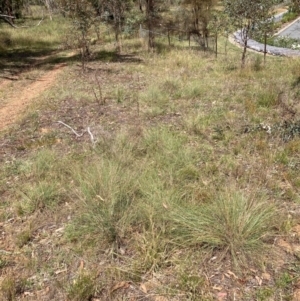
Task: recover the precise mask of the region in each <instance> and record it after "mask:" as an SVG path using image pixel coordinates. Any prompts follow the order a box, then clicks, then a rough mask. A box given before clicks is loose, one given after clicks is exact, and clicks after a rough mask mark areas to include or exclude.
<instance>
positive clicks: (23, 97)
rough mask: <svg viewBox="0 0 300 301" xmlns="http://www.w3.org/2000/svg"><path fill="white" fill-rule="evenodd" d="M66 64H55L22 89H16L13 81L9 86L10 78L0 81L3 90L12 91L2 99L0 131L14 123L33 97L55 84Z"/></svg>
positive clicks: (0, 87) (0, 88)
mask: <svg viewBox="0 0 300 301" xmlns="http://www.w3.org/2000/svg"><path fill="white" fill-rule="evenodd" d="M64 66H66V65H65V64H58V65H56V66H54V68H53V69H52V70H51V71H48V72H46V73H45V74H43V75H42V76H41V77H40V78H38V79H37V80H35V81H34V82H32V83H31V84H29V85H23V87H22V88H21V89H15V86H16V83H12V85H11V86H9V87H8V85H9V83H10V81H9V80H4V81H2V82H1V83H0V91H1V92H3V90H10V91H11V92H12V94H11V96H10V97H9V98H8V99H2V100H0V104H1V109H0V131H2V130H4V129H5V128H6V127H7V126H9V125H11V124H12V123H14V122H15V121H16V120H17V118H18V117H19V116H20V114H21V113H22V112H23V111H24V110H25V109H26V107H27V106H28V105H29V104H30V103H31V102H32V101H33V99H34V98H36V97H37V96H38V95H39V94H40V93H42V92H43V91H45V90H46V89H48V88H49V87H50V86H51V85H52V84H53V82H54V81H55V79H56V77H57V76H58V74H59V73H61V71H62V70H63V67H64Z"/></svg>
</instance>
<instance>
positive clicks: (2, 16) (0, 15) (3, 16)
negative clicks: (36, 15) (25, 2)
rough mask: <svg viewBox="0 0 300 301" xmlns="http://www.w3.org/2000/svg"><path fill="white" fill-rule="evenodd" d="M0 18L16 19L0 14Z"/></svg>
mask: <svg viewBox="0 0 300 301" xmlns="http://www.w3.org/2000/svg"><path fill="white" fill-rule="evenodd" d="M0 18H10V19H15V18H16V17H14V16H9V15H3V14H0Z"/></svg>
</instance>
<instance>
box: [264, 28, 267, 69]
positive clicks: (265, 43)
mask: <svg viewBox="0 0 300 301" xmlns="http://www.w3.org/2000/svg"><path fill="white" fill-rule="evenodd" d="M264 38H265V39H264V64H266V58H267V32H265V36H264Z"/></svg>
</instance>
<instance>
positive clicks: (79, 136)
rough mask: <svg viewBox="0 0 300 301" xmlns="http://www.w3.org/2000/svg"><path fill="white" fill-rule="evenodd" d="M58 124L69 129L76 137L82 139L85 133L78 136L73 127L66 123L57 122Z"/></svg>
mask: <svg viewBox="0 0 300 301" xmlns="http://www.w3.org/2000/svg"><path fill="white" fill-rule="evenodd" d="M57 123H60V124H62V125H64V126H66V127H67V128H69V129H70V130H71V131H72V132H73V133H74V134H75V135H76V137H82V136H83V134H84V132H83V133H81V134H78V133H77V132H76V131H75V130H74V129H73V128H72V127H71V126H69V125H68V124H66V123H64V122H62V121H57Z"/></svg>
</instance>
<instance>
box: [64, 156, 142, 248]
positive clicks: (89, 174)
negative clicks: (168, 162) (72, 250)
mask: <svg viewBox="0 0 300 301" xmlns="http://www.w3.org/2000/svg"><path fill="white" fill-rule="evenodd" d="M135 177H137V175H135V174H132V173H129V172H128V168H123V167H122V166H121V165H120V164H119V163H117V162H113V161H111V160H107V159H106V160H105V159H101V158H96V159H95V160H94V161H93V163H92V164H91V165H89V166H88V167H86V166H81V167H79V168H75V170H74V180H75V181H76V186H77V191H76V193H77V195H78V198H79V200H80V201H79V204H78V207H79V208H78V213H79V214H78V217H76V219H75V220H74V222H73V223H72V225H71V226H70V227H69V230H68V236H69V238H70V239H71V240H74V239H75V240H76V239H78V238H79V239H80V238H82V239H84V240H85V241H86V242H92V241H93V240H95V239H96V237H98V238H97V239H96V240H98V239H102V240H103V242H107V243H109V244H110V243H113V242H117V241H118V240H119V239H120V237H122V233H123V232H124V231H125V230H126V227H125V226H124V224H125V225H126V224H127V218H129V216H130V207H131V204H132V203H133V201H134V199H135V194H136V193H138V186H137V184H136V182H135Z"/></svg>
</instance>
